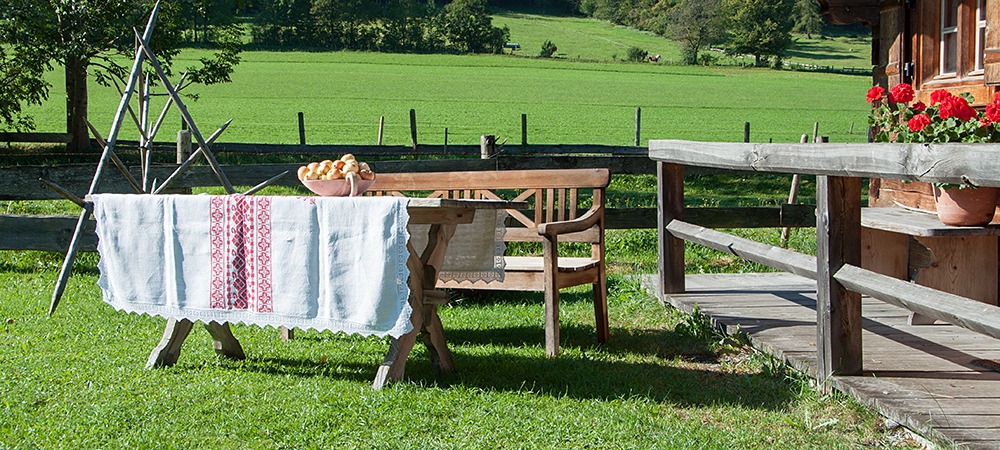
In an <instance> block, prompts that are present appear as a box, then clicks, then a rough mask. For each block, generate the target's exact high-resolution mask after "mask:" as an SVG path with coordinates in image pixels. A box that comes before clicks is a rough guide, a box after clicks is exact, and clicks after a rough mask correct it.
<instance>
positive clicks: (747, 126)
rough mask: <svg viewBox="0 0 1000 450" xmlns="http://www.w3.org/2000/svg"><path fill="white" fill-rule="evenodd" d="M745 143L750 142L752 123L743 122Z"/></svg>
mask: <svg viewBox="0 0 1000 450" xmlns="http://www.w3.org/2000/svg"><path fill="white" fill-rule="evenodd" d="M743 142H750V122H743Z"/></svg>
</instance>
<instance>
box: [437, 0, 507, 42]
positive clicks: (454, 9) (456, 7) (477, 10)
mask: <svg viewBox="0 0 1000 450" xmlns="http://www.w3.org/2000/svg"><path fill="white" fill-rule="evenodd" d="M441 22H442V28H443V29H444V35H445V37H446V39H447V41H448V44H447V45H448V47H450V48H451V49H452V50H454V51H457V52H459V53H502V52H503V45H504V44H505V43H506V42H507V40H508V39H509V38H510V30H509V29H508V28H507V27H506V26H504V27H502V28H497V27H494V26H493V19H492V18H491V17H490V12H489V9H488V7H487V3H486V0H454V1H452V2H451V3H449V4H447V5H446V6H445V7H444V12H443V15H442V17H441Z"/></svg>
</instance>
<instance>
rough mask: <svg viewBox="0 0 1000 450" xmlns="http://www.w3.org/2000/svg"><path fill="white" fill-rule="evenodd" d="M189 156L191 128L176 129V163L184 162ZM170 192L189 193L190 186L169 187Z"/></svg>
mask: <svg viewBox="0 0 1000 450" xmlns="http://www.w3.org/2000/svg"><path fill="white" fill-rule="evenodd" d="M190 156H191V130H188V129H187V128H185V129H183V130H177V164H178V165H180V164H184V163H185V162H186V161H187V160H188V158H189V157H190ZM170 192H172V193H183V194H190V193H191V188H189V187H187V188H175V189H170Z"/></svg>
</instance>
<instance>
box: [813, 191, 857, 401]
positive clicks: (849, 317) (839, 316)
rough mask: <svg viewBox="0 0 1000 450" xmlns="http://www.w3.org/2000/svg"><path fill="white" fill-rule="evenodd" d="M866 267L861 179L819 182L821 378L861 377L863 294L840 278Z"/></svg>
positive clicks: (818, 357) (818, 340)
mask: <svg viewBox="0 0 1000 450" xmlns="http://www.w3.org/2000/svg"><path fill="white" fill-rule="evenodd" d="M847 264H850V265H852V266H857V267H861V178H856V177H834V176H825V175H822V176H817V177H816V266H817V267H816V352H817V353H816V361H817V363H816V378H817V381H818V382H819V383H820V389H821V390H822V391H824V392H826V391H829V390H830V389H832V388H831V387H830V386H829V385H827V384H825V383H824V382H825V381H826V380H827V379H829V378H830V377H831V376H833V375H860V374H861V370H862V368H863V363H862V347H861V325H862V322H861V321H862V318H861V294H858V293H857V292H852V291H849V290H847V288H845V287H844V286H843V285H842V284H840V282H839V281H837V280H836V279H835V278H834V275H835V274H836V273H837V271H838V270H840V268H841V267H843V266H844V265H847Z"/></svg>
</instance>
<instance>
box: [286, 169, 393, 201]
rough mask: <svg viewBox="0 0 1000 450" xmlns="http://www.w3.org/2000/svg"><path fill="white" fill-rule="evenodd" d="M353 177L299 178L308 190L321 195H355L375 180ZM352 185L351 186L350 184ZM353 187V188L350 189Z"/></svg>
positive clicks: (363, 190) (365, 189)
mask: <svg viewBox="0 0 1000 450" xmlns="http://www.w3.org/2000/svg"><path fill="white" fill-rule="evenodd" d="M351 175H354V176H353V177H348V178H341V179H338V180H301V181H302V184H304V185H305V186H306V187H307V188H309V190H310V191H313V192H314V193H316V195H319V196H323V197H356V196H359V195H361V194H363V193H364V192H365V191H367V190H368V188H370V187H372V185H373V184H375V180H374V179H372V180H362V179H361V178H360V177H358V176H357V175H355V174H353V173H352V174H351ZM352 181H353V183H352ZM352 185H353V186H352ZM352 187H353V189H352Z"/></svg>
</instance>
